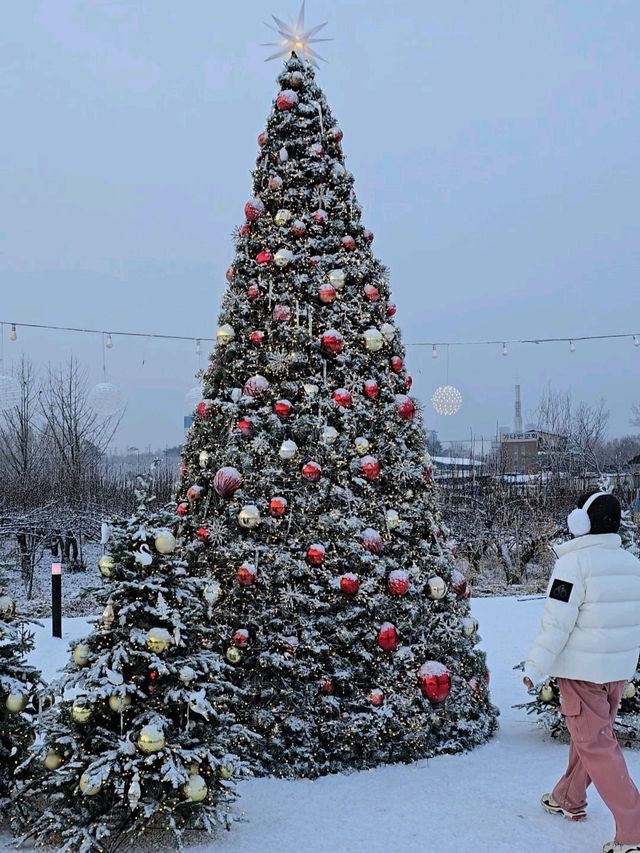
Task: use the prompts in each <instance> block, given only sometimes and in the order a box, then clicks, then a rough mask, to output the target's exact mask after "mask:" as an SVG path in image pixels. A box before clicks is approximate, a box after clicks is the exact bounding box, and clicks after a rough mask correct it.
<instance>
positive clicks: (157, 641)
mask: <svg viewBox="0 0 640 853" xmlns="http://www.w3.org/2000/svg"><path fill="white" fill-rule="evenodd" d="M172 640H173V638H172V636H171V634H170V633H169V632H168V631H167V629H166V628H151V630H150V631H148V632H147V648H148V649H149V651H150V652H156V653H157V654H158V653H160V652H166V650H167V649H168V648H169V646H170V645H171V643H172Z"/></svg>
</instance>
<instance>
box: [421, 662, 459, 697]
mask: <svg viewBox="0 0 640 853" xmlns="http://www.w3.org/2000/svg"><path fill="white" fill-rule="evenodd" d="M418 684H419V685H420V690H421V691H422V693H423V695H424V696H426V697H427V699H428V700H429V701H430V702H433V704H437V703H439V702H444V700H445V699H446V698H447V697H448V696H449V694H450V693H451V675H450V673H449V670H448V669H447V668H446V666H445V665H444V664H442V663H439V662H438V661H435V660H430V661H427V663H425V664H423V665H422V666H421V667H420V669H419V670H418Z"/></svg>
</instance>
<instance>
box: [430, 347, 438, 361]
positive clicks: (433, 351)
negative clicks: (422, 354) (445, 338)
mask: <svg viewBox="0 0 640 853" xmlns="http://www.w3.org/2000/svg"><path fill="white" fill-rule="evenodd" d="M437 357H438V350H437V349H436V345H435V344H434V345H433V347H432V348H431V358H437Z"/></svg>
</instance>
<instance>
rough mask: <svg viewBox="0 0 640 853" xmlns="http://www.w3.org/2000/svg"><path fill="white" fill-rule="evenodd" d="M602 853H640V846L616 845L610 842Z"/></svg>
mask: <svg viewBox="0 0 640 853" xmlns="http://www.w3.org/2000/svg"><path fill="white" fill-rule="evenodd" d="M602 853H640V844H616V842H615V841H608V842H607V843H606V844H605V845H604V847H603V848H602Z"/></svg>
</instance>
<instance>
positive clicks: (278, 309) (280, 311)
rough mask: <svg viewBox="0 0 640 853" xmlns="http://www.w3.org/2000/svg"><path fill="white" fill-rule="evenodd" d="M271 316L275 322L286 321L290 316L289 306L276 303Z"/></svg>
mask: <svg viewBox="0 0 640 853" xmlns="http://www.w3.org/2000/svg"><path fill="white" fill-rule="evenodd" d="M271 316H272V317H273V319H274V320H275V321H276V323H286V322H287V320H289V319H290V318H291V308H289V306H288V305H276V306H275V307H274V309H273V311H272V313H271Z"/></svg>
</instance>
